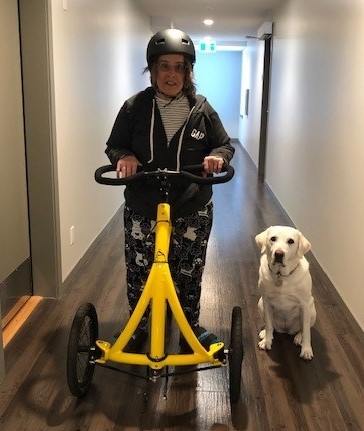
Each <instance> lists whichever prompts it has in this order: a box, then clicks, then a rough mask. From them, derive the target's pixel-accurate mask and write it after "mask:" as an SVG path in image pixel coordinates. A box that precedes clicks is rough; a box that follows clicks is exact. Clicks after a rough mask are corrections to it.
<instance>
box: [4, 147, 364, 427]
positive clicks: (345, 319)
mask: <svg viewBox="0 0 364 431" xmlns="http://www.w3.org/2000/svg"><path fill="white" fill-rule="evenodd" d="M233 164H234V166H235V169H236V176H235V177H234V179H233V180H232V181H231V182H230V183H228V184H225V185H219V186H215V220H214V228H213V234H212V237H211V241H210V244H209V250H208V263H207V266H206V270H205V275H204V288H203V298H202V313H201V324H203V325H204V326H207V327H208V328H209V329H210V330H212V331H214V332H215V333H217V334H218V335H220V336H221V337H222V338H223V339H224V340H226V341H227V340H228V339H229V332H230V320H231V310H232V308H233V306H234V305H239V306H241V307H242V310H243V342H244V349H245V357H244V362H243V370H242V382H243V383H242V393H241V399H240V400H239V402H238V403H237V404H236V405H233V406H232V407H231V406H230V403H229V394H228V368H227V367H224V368H221V369H215V370H212V371H204V372H199V373H193V374H186V375H183V376H182V377H178V378H177V377H175V378H171V379H170V381H169V383H168V398H167V400H165V399H163V386H164V385H163V383H164V382H163V381H159V382H157V383H155V384H153V383H149V382H147V381H145V380H142V379H139V378H136V377H131V376H127V375H125V374H121V373H117V372H114V371H111V370H107V369H102V368H97V369H96V371H95V376H94V379H93V386H92V387H91V389H90V391H89V393H88V394H87V395H86V397H85V398H83V399H81V400H78V399H75V398H74V397H73V396H71V395H70V393H69V390H68V387H67V382H66V377H65V368H66V347H67V342H68V333H69V329H70V325H71V321H72V319H73V316H74V313H75V311H76V309H77V307H78V306H79V305H80V304H81V303H83V302H92V303H93V304H94V305H95V306H96V309H97V312H98V316H99V326H100V328H99V332H100V338H102V339H109V338H111V335H112V334H113V333H114V332H115V330H116V329H118V327H119V325H120V323H119V322H120V321H121V322H124V321H125V319H126V316H127V306H126V300H125V298H126V293H125V283H124V268H123V261H122V254H123V239H122V222H121V217H120V214H119V217H115V218H114V220H113V223H111V224H110V226H109V228H108V229H107V231H106V232H105V235H103V237H102V239H101V241H100V242H99V244H98V247H97V248H96V249H95V250H94V253H92V254H91V255H90V256H88V258H87V259H84V260H83V262H82V265H79V271H77V273H76V274H75V275H74V277H73V279H72V282H70V283H68V286H67V289H66V293H65V295H63V297H62V298H61V299H59V300H54V299H53V300H52V299H43V300H42V301H41V302H40V304H39V305H38V306H37V307H36V309H35V310H34V311H33V313H32V314H31V316H30V317H29V319H28V320H27V321H26V323H25V324H24V325H23V326H22V328H21V329H20V330H19V332H18V333H17V335H16V336H15V337H14V338H13V339H12V340H11V341H10V342H9V344H8V345H7V346H6V349H5V360H6V368H7V375H6V378H5V381H4V382H3V384H2V385H1V386H0V429H1V431H23V430H24V431H41V430H55V431H56V430H64V431H81V430H82V431H86V430H87V431H116V430H164V431H167V430H221V431H222V430H251V431H267V430H275V431H276V430H277V431H278V430H287V431H294V430H299V431H306V430H307V431H311V430H315V431H321V430H322V431H329V430H336V431H344V430H364V365H363V364H364V360H363V358H364V337H363V333H362V332H361V331H360V330H359V328H358V327H357V325H356V324H355V322H354V321H353V319H352V317H351V316H350V314H349V313H348V311H347V309H346V308H345V306H344V305H343V303H342V301H341V300H340V298H339V297H338V295H337V294H336V292H335V291H334V289H333V287H332V286H331V285H330V282H329V281H328V279H327V277H326V276H325V274H323V272H322V271H321V269H320V268H319V266H318V265H317V263H316V262H315V260H314V257H313V255H312V254H311V253H309V254H308V260H309V261H310V263H311V272H312V276H313V281H314V289H313V291H314V296H315V298H316V306H317V311H318V320H317V323H316V325H315V327H314V329H313V333H312V344H313V349H314V353H315V356H314V359H313V360H312V361H311V362H304V361H303V360H302V359H300V358H299V349H298V348H297V347H295V346H294V345H293V342H292V338H291V337H289V336H278V335H277V336H276V337H275V339H274V343H273V348H272V351H271V352H264V351H261V350H259V348H258V347H257V343H258V332H259V330H260V329H261V326H262V321H261V319H260V317H259V315H258V312H257V301H258V298H259V297H258V292H257V287H256V285H257V277H258V262H259V250H258V249H257V247H256V245H255V242H254V237H255V235H256V234H257V233H259V232H260V231H262V230H263V229H265V228H266V227H267V226H269V225H273V224H290V221H289V220H288V218H287V216H286V215H285V214H284V213H283V211H282V210H281V208H280V207H279V205H277V203H276V201H275V199H274V198H273V197H272V195H271V193H270V192H269V190H268V189H267V188H266V187H265V186H263V185H261V184H259V183H258V180H257V172H256V169H255V167H254V166H253V164H252V163H251V161H250V160H249V159H248V158H247V156H246V155H245V153H244V152H243V150H242V149H241V148H240V147H238V148H237V151H236V155H235V157H234V163H233ZM308 239H309V238H308ZM314 250H315V244H313V252H314ZM172 328H173V324H172ZM172 332H173V331H172ZM171 342H172V343H173V342H174V341H173V339H172V341H171ZM145 391H147V393H148V399H147V400H145V398H144V396H143V393H144V392H145Z"/></svg>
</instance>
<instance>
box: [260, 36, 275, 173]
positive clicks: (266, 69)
mask: <svg viewBox="0 0 364 431" xmlns="http://www.w3.org/2000/svg"><path fill="white" fill-rule="evenodd" d="M271 51H272V37H271V35H269V36H267V37H266V38H265V39H264V63H263V89H262V111H261V119H260V139H259V163H258V177H259V179H260V181H262V182H263V181H264V180H265V159H266V152H267V126H268V113H269V84H270V68H271Z"/></svg>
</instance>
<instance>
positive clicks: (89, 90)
mask: <svg viewBox="0 0 364 431" xmlns="http://www.w3.org/2000/svg"><path fill="white" fill-rule="evenodd" d="M133 3H134V2H133V1H132V0H125V1H118V0H103V1H102V2H100V1H98V0H87V2H85V1H83V0H72V1H68V10H67V11H65V10H63V9H62V5H63V2H62V0H53V1H52V17H51V18H52V28H53V40H52V45H53V60H54V107H55V134H56V136H55V138H56V146H57V161H58V173H59V178H58V186H59V208H60V229H61V255H62V279H63V280H64V279H65V278H66V277H67V276H68V274H69V273H70V271H71V270H72V269H73V268H74V266H75V265H76V263H77V262H78V261H79V259H80V258H81V257H82V256H83V255H84V253H85V252H86V250H87V249H88V247H89V246H90V244H91V243H92V241H93V240H94V239H95V238H96V237H97V235H98V234H99V233H100V231H101V230H102V228H103V227H104V226H105V225H106V223H107V222H108V220H109V219H110V218H111V217H112V216H113V214H114V213H115V212H116V210H117V208H118V207H119V206H120V204H121V202H122V201H123V195H122V189H121V188H113V187H106V186H101V185H98V184H97V183H96V182H95V181H94V179H93V175H94V171H95V169H96V168H97V167H99V166H101V165H104V164H108V163H109V162H108V159H107V157H106V155H104V150H105V148H106V146H105V143H106V140H107V139H108V137H109V134H110V131H111V127H112V125H113V122H114V120H115V117H116V115H117V112H118V110H119V109H120V107H121V105H122V103H123V102H124V100H125V99H126V98H127V97H129V96H131V95H132V94H134V93H135V92H137V91H139V90H142V89H143V88H145V87H146V86H147V85H149V77H148V76H147V75H142V71H143V68H144V67H145V65H146V61H145V49H146V45H147V42H148V40H149V38H150V36H151V34H152V33H151V31H150V26H149V17H147V16H146V15H144V14H142V13H141V12H139V11H138V10H137V9H136V7H135V5H134V4H133ZM71 226H74V227H75V243H74V244H73V245H70V227H71Z"/></svg>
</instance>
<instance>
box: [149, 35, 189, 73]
mask: <svg viewBox="0 0 364 431" xmlns="http://www.w3.org/2000/svg"><path fill="white" fill-rule="evenodd" d="M164 54H183V55H186V56H188V57H189V59H190V60H191V63H192V64H194V63H195V61H196V53H195V47H194V45H193V42H192V40H191V38H190V37H189V36H188V35H187V34H186V33H184V32H183V31H181V30H177V29H175V28H168V29H166V30H161V31H158V32H157V33H156V34H155V35H154V36H153V37H152V38H151V39H150V41H149V43H148V47H147V63H148V68H149V69H150V67H151V64H152V62H153V58H154V57H156V56H160V55H164Z"/></svg>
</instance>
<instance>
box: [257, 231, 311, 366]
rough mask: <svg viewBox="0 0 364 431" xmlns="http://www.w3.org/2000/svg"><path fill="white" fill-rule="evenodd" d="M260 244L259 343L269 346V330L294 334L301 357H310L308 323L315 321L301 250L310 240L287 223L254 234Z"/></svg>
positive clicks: (304, 248)
mask: <svg viewBox="0 0 364 431" xmlns="http://www.w3.org/2000/svg"><path fill="white" fill-rule="evenodd" d="M255 241H256V243H257V245H258V246H259V247H260V250H261V253H262V256H261V259H260V268H259V281H258V288H259V291H260V294H261V298H260V299H259V302H258V309H259V312H260V313H261V316H262V318H263V319H264V323H265V329H263V330H262V331H261V332H260V333H259V338H260V340H261V341H260V342H259V347H260V348H261V349H264V350H270V349H271V347H272V341H273V331H276V332H282V333H288V334H291V335H295V337H294V343H295V345H299V346H301V354H300V356H301V358H303V359H306V360H310V359H312V358H313V351H312V347H311V327H312V326H313V325H314V323H315V321H316V309H315V303H314V298H313V296H312V293H311V291H312V280H311V275H310V272H309V264H308V262H307V259H306V258H305V257H304V254H305V253H307V252H308V251H309V250H310V248H311V244H310V242H309V241H308V240H307V239H306V238H305V237H304V236H303V234H302V233H301V232H300V231H298V230H297V229H294V228H292V227H288V226H271V227H269V228H268V229H266V230H265V231H264V232H261V233H260V234H259V235H257V236H256V237H255Z"/></svg>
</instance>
